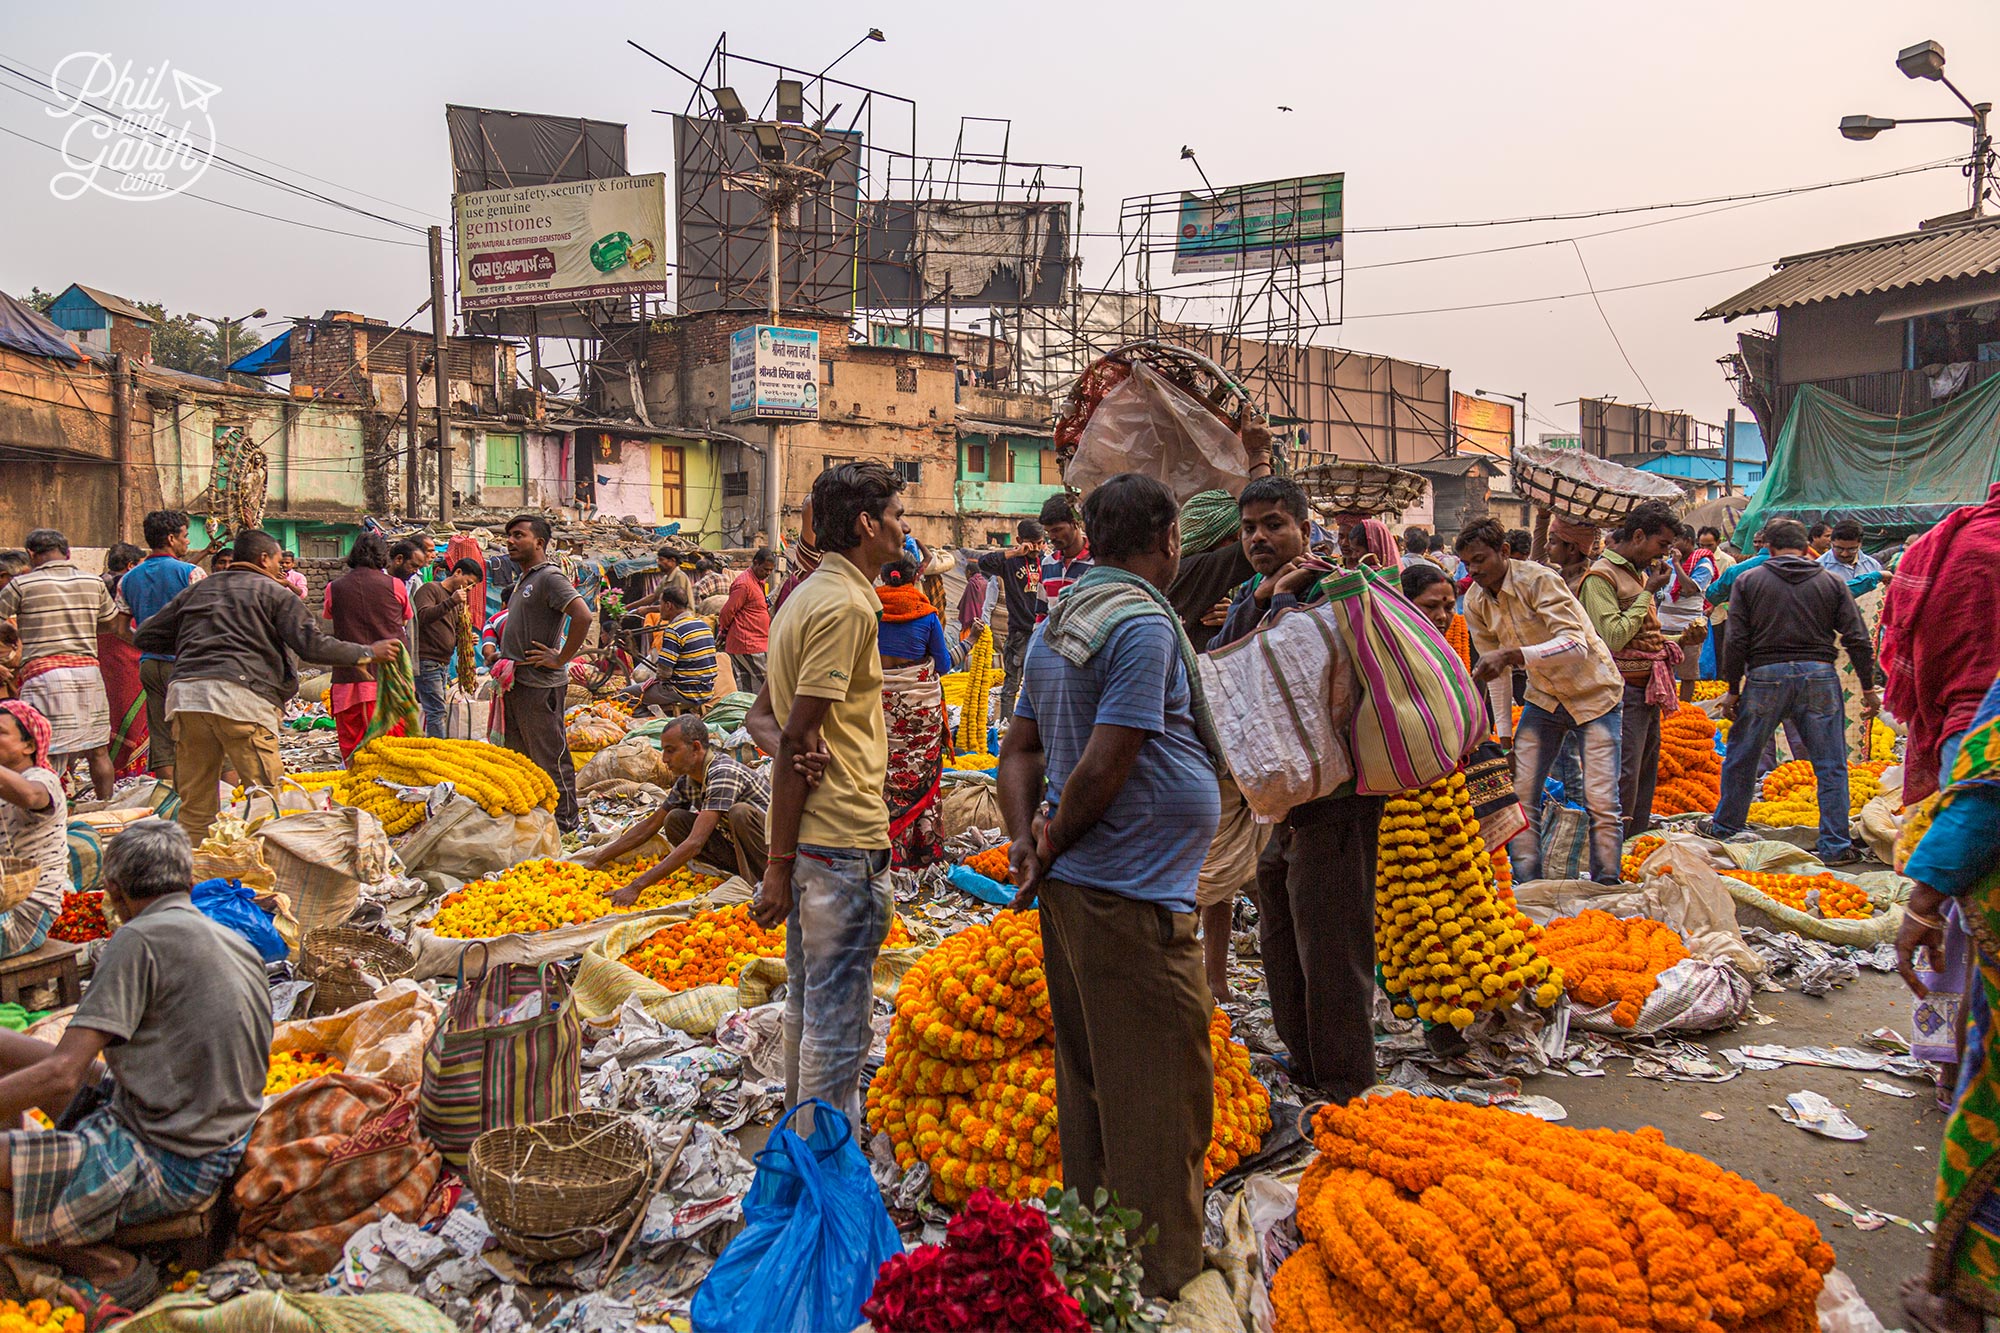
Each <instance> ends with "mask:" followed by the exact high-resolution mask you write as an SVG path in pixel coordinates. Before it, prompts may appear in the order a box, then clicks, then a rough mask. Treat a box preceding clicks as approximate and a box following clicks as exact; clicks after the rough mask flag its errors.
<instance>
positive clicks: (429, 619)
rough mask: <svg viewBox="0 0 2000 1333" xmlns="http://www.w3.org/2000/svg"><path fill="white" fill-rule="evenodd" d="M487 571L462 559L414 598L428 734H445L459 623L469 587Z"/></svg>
mask: <svg viewBox="0 0 2000 1333" xmlns="http://www.w3.org/2000/svg"><path fill="white" fill-rule="evenodd" d="M485 573H486V571H485V570H484V569H482V568H481V567H480V564H479V562H478V561H477V560H472V559H461V560H460V561H459V562H458V563H457V564H456V565H453V566H452V570H451V573H450V574H449V575H448V576H447V577H445V578H441V579H439V580H438V581H437V582H435V583H420V584H418V585H417V593H416V596H415V597H413V598H412V599H411V600H410V605H411V606H412V607H414V608H415V609H416V613H417V617H416V619H417V702H419V703H421V704H422V705H423V708H424V735H426V736H430V737H433V738H437V737H442V736H443V735H444V723H445V691H446V690H447V689H448V688H449V687H450V685H451V682H452V678H453V672H452V660H453V657H452V655H453V654H454V653H456V652H457V651H458V624H459V621H460V620H462V619H463V618H464V617H465V614H466V611H465V590H466V589H467V588H470V587H471V586H472V585H473V584H475V583H477V582H479V580H480V579H481V578H483V577H484V576H485Z"/></svg>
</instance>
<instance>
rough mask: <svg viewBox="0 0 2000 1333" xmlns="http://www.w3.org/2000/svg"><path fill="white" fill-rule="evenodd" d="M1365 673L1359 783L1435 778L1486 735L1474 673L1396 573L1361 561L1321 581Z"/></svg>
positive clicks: (1419, 783)
mask: <svg viewBox="0 0 2000 1333" xmlns="http://www.w3.org/2000/svg"><path fill="white" fill-rule="evenodd" d="M1320 586H1321V587H1322V588H1323V589H1325V591H1326V595H1327V599H1328V604H1329V605H1330V606H1331V607H1332V609H1333V621H1334V625H1335V626H1336V628H1338V629H1339V631H1340V637H1341V640H1342V641H1343V642H1344V643H1345V644H1346V645H1347V649H1348V652H1349V653H1350V654H1351V655H1352V657H1353V659H1354V668H1355V671H1356V672H1357V673H1358V674H1359V676H1360V678H1361V702H1360V704H1359V706H1357V707H1356V708H1355V710H1354V727H1353V731H1352V733H1351V741H1350V748H1351V749H1352V750H1353V754H1354V780H1355V790H1357V791H1359V792H1361V793H1363V794H1364V795H1389V794H1393V793H1395V792H1401V791H1410V790H1412V789H1414V788H1418V787H1427V786H1429V785H1430V784H1431V783H1433V782H1435V781H1437V780H1438V779H1439V778H1441V777H1443V776H1445V775H1446V774H1447V773H1450V772H1452V771H1453V770H1454V769H1456V768H1458V766H1459V765H1460V764H1461V763H1463V762H1464V761H1465V757H1466V756H1467V755H1469V754H1470V753H1472V751H1473V749H1474V748H1475V747H1476V746H1477V745H1478V744H1479V743H1480V742H1481V741H1482V740H1484V739H1485V738H1486V710H1485V709H1484V708H1482V707H1481V706H1480V701H1479V694H1480V691H1479V687H1478V686H1477V685H1476V684H1474V683H1473V679H1472V673H1471V672H1470V671H1467V670H1466V667H1465V662H1464V660H1463V659H1462V658H1460V657H1459V655H1458V652H1457V650H1455V649H1454V648H1453V647H1452V646H1451V645H1450V644H1449V643H1447V642H1446V641H1445V637H1444V635H1443V634H1442V633H1441V632H1440V631H1439V630H1438V628H1437V626H1435V625H1433V624H1431V622H1430V620H1429V618H1428V617H1426V616H1425V615H1424V613H1423V612H1421V611H1419V610H1417V608H1416V607H1414V606H1412V605H1411V604H1410V602H1409V600H1408V599H1407V598H1405V597H1404V596H1403V593H1402V589H1401V588H1400V587H1398V586H1397V584H1396V581H1395V575H1394V574H1393V573H1388V574H1378V573H1375V572H1374V571H1371V570H1358V571H1356V572H1354V573H1352V574H1343V575H1337V576H1335V577H1332V578H1328V579H1326V580H1324V581H1322V583H1321V584H1320Z"/></svg>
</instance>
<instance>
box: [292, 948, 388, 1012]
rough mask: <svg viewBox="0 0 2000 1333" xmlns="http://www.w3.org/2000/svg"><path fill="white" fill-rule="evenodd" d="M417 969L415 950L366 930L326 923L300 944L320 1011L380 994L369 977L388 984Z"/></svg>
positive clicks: (303, 973)
mask: <svg viewBox="0 0 2000 1333" xmlns="http://www.w3.org/2000/svg"><path fill="white" fill-rule="evenodd" d="M416 969H417V956H416V955H415V954H413V953H411V952H410V951H409V950H408V949H405V948H404V947H403V946H402V945H400V944H398V943H396V942H395V941H394V940H390V939H384V938H383V937H382V936H380V935H373V934H370V933H369V932H367V931H365V930H347V929H345V928H342V927H338V926H323V927H321V928H320V929H318V930H315V931H312V932H310V933H309V934H307V935H306V937H305V939H304V941H303V942H302V943H301V945H300V950H299V978H300V980H302V981H310V982H312V983H313V1002H312V1012H313V1014H314V1016H315V1017H317V1016H320V1015H323V1014H337V1013H339V1012H340V1011H341V1010H343V1009H351V1008H353V1007H354V1006H355V1005H357V1004H360V1003H362V1002H363V1001H365V1000H372V999H374V998H375V992H376V990H377V988H378V987H377V985H376V984H372V983H371V982H370V981H369V980H368V978H371V977H372V978H373V979H374V983H379V985H381V986H386V985H388V984H389V983H390V982H392V981H399V980H401V979H402V978H404V977H407V976H409V975H410V974H411V973H412V972H414V971H416Z"/></svg>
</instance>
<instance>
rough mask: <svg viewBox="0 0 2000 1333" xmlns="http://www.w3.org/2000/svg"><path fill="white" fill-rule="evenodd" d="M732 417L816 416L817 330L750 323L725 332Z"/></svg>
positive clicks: (800, 418) (782, 418)
mask: <svg viewBox="0 0 2000 1333" xmlns="http://www.w3.org/2000/svg"><path fill="white" fill-rule="evenodd" d="M729 416H730V419H731V420H733V421H754V420H766V421H817V420H819V331H818V330H817V329H787V328H781V327H779V326H777V325H774V324H753V325H751V326H749V327H748V328H742V329H738V330H736V332H735V333H732V334H731V335H730V336H729Z"/></svg>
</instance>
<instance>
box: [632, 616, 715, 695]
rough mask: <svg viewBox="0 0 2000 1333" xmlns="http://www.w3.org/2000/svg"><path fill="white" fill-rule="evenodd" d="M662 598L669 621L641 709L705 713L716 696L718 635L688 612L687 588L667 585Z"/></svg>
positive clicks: (663, 629)
mask: <svg viewBox="0 0 2000 1333" xmlns="http://www.w3.org/2000/svg"><path fill="white" fill-rule="evenodd" d="M659 596H660V609H661V610H662V611H664V612H665V613H666V616H667V621H666V624H664V625H662V626H661V627H660V630H659V635H660V650H659V652H657V653H655V654H654V655H653V656H652V657H649V658H647V659H646V661H647V665H649V666H651V667H652V668H653V679H652V680H651V681H649V682H648V683H647V685H646V688H645V690H644V692H643V693H641V694H640V696H639V707H641V708H645V707H646V706H648V705H655V706H657V707H659V708H660V709H661V710H662V711H663V712H665V713H667V714H668V715H670V716H671V715H677V714H680V713H685V712H689V711H694V712H701V711H703V710H705V709H706V708H707V707H708V704H709V700H710V698H711V697H713V695H714V694H715V631H714V630H712V629H710V628H709V626H708V622H707V621H706V620H703V619H702V618H701V617H700V616H697V615H695V614H693V613H692V612H691V611H689V610H688V593H687V589H686V588H684V587H682V586H681V585H679V584H676V583H668V584H664V585H662V586H661V588H660V594H659Z"/></svg>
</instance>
